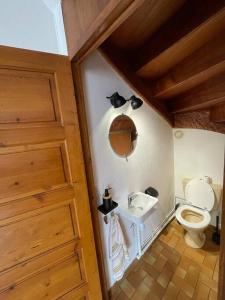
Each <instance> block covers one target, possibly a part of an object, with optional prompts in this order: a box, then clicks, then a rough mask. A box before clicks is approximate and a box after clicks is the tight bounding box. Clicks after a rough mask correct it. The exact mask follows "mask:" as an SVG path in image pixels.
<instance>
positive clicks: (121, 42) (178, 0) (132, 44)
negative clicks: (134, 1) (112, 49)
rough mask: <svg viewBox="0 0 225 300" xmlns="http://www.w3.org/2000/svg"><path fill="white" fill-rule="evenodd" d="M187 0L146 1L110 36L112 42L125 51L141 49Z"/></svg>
mask: <svg viewBox="0 0 225 300" xmlns="http://www.w3.org/2000/svg"><path fill="white" fill-rule="evenodd" d="M185 1H186V0H173V1H171V0H145V1H144V3H143V4H142V5H141V6H140V7H139V8H138V9H137V10H136V11H135V12H134V13H133V14H132V15H131V16H130V17H129V18H128V19H127V20H126V21H125V22H124V23H123V24H121V25H120V26H119V27H118V28H117V30H116V31H114V32H113V34H112V35H111V36H110V38H109V39H110V42H111V43H113V44H114V45H115V46H117V47H118V48H122V49H124V50H128V51H130V50H134V49H136V48H139V47H141V46H142V45H143V44H144V43H145V42H146V41H147V40H148V39H149V37H150V36H152V35H153V34H154V33H155V32H156V31H157V30H158V29H159V28H160V27H161V26H162V25H163V24H164V23H165V22H166V21H167V20H168V19H169V18H171V17H172V16H173V15H174V14H175V13H176V12H177V11H178V10H179V9H180V7H181V6H182V5H183V4H184V2H185Z"/></svg>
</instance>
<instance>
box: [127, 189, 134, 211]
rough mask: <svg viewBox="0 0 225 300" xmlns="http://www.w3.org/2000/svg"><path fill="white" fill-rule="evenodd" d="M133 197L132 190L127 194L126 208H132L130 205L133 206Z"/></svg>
mask: <svg viewBox="0 0 225 300" xmlns="http://www.w3.org/2000/svg"><path fill="white" fill-rule="evenodd" d="M133 199H134V192H133V193H130V194H129V195H128V208H132V207H133V205H132V201H133Z"/></svg>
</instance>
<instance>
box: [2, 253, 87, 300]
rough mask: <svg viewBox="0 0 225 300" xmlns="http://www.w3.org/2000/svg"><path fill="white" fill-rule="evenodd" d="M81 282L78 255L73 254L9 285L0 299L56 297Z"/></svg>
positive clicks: (28, 299) (35, 299) (37, 299)
mask: <svg viewBox="0 0 225 300" xmlns="http://www.w3.org/2000/svg"><path fill="white" fill-rule="evenodd" d="M82 282H83V280H82V270H81V268H80V264H79V257H78V256H76V255H75V256H73V257H71V258H69V259H67V260H65V261H62V262H60V263H58V264H56V265H55V266H53V267H52V268H48V269H46V270H44V271H42V272H40V273H39V274H37V275H36V276H32V277H30V278H29V279H27V280H26V281H23V282H21V283H20V284H18V285H15V286H13V287H12V286H11V289H10V290H9V291H6V292H3V293H2V294H0V299H4V300H7V299H23V300H25V299H26V300H30V299H33V300H40V299H46V300H47V299H49V300H50V299H56V298H58V297H60V296H62V295H64V294H65V292H68V291H70V290H71V289H73V288H75V287H77V286H79V285H80V284H82ZM21 296H22V297H21Z"/></svg>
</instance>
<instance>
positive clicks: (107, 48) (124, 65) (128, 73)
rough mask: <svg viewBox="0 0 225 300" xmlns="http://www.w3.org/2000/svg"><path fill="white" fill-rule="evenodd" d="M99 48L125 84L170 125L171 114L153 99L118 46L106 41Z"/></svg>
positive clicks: (171, 122)
mask: <svg viewBox="0 0 225 300" xmlns="http://www.w3.org/2000/svg"><path fill="white" fill-rule="evenodd" d="M99 50H100V52H101V53H102V55H103V56H104V57H105V59H106V60H107V61H108V62H109V63H110V64H111V65H112V66H113V68H114V69H115V70H116V71H117V73H118V74H120V76H121V77H122V78H123V79H124V81H125V82H127V84H128V85H129V86H130V87H131V88H132V89H133V90H134V91H135V92H136V93H138V94H139V95H140V96H141V97H142V98H143V100H144V101H145V102H146V103H147V104H149V105H150V106H151V107H152V108H153V109H154V110H156V111H157V112H158V113H159V114H160V115H162V116H163V117H164V119H166V120H167V121H168V123H169V124H170V125H173V115H172V114H171V113H170V112H169V111H168V110H167V109H166V107H165V105H164V104H163V103H160V102H159V101H157V100H156V99H154V97H153V96H152V92H151V89H150V88H149V86H148V85H147V84H145V83H144V82H143V81H142V80H141V79H140V78H139V77H138V76H137V75H136V74H135V73H134V72H133V70H132V69H131V67H130V65H129V62H128V61H127V57H126V55H125V54H124V53H123V52H122V51H120V50H119V49H118V48H116V47H115V46H113V45H112V44H110V43H107V42H105V43H104V44H103V45H102V46H101V47H100V49H99Z"/></svg>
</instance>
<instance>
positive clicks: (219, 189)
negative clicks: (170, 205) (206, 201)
mask: <svg viewBox="0 0 225 300" xmlns="http://www.w3.org/2000/svg"><path fill="white" fill-rule="evenodd" d="M192 179H193V178H184V179H183V190H184V191H185V187H186V185H187V183H188V182H189V181H190V180H192ZM209 185H210V186H211V187H212V189H213V191H214V195H215V204H214V207H213V209H218V208H219V207H220V204H221V200H222V195H223V186H222V185H221V184H216V183H209Z"/></svg>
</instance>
